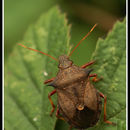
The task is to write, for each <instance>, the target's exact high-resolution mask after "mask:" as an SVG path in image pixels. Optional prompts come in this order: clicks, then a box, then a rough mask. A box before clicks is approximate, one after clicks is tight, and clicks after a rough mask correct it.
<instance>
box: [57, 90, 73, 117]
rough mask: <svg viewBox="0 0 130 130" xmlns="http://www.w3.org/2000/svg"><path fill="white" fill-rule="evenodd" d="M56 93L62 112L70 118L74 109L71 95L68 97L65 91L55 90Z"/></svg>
mask: <svg viewBox="0 0 130 130" xmlns="http://www.w3.org/2000/svg"><path fill="white" fill-rule="evenodd" d="M57 94H58V103H59V105H60V107H61V109H62V111H63V113H64V114H65V115H67V116H68V117H69V119H72V118H73V116H74V114H75V111H76V110H75V103H74V101H73V99H72V97H70V95H68V93H66V92H65V91H64V92H63V91H59V92H57Z"/></svg>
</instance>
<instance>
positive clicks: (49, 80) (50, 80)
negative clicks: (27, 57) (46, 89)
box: [44, 77, 55, 84]
mask: <svg viewBox="0 0 130 130" xmlns="http://www.w3.org/2000/svg"><path fill="white" fill-rule="evenodd" d="M54 79H55V77H53V78H51V79H48V80H46V81H44V84H47V83H50V82H52V81H53V80H54Z"/></svg>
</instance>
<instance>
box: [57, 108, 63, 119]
mask: <svg viewBox="0 0 130 130" xmlns="http://www.w3.org/2000/svg"><path fill="white" fill-rule="evenodd" d="M56 117H57V118H58V119H61V120H63V121H64V118H63V117H61V116H60V115H59V108H58V106H57V110H56Z"/></svg>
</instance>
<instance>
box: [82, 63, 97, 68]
mask: <svg viewBox="0 0 130 130" xmlns="http://www.w3.org/2000/svg"><path fill="white" fill-rule="evenodd" d="M93 63H95V61H90V62H88V63H86V64H84V65H82V66H81V68H83V69H84V68H86V67H88V66H90V65H92V64H93Z"/></svg>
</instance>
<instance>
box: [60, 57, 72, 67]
mask: <svg viewBox="0 0 130 130" xmlns="http://www.w3.org/2000/svg"><path fill="white" fill-rule="evenodd" d="M72 64H73V62H72V61H71V60H70V59H69V57H68V56H66V55H61V56H59V66H58V67H59V68H61V69H66V68H68V67H70V66H72Z"/></svg>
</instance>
